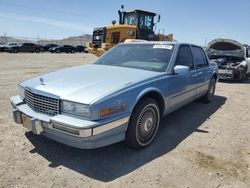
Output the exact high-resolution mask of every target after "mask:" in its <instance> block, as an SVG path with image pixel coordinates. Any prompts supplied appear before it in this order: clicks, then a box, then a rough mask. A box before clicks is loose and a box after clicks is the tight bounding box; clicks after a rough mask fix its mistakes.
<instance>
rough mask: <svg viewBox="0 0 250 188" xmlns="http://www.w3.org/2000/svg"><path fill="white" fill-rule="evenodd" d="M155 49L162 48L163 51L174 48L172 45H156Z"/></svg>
mask: <svg viewBox="0 0 250 188" xmlns="http://www.w3.org/2000/svg"><path fill="white" fill-rule="evenodd" d="M153 48H161V49H167V50H172V48H173V46H172V45H167V44H156V45H154V47H153Z"/></svg>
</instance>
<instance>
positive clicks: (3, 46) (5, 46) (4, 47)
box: [0, 42, 18, 52]
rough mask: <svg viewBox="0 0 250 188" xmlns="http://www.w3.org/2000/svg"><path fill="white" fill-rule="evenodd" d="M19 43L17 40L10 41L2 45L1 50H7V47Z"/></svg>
mask: <svg viewBox="0 0 250 188" xmlns="http://www.w3.org/2000/svg"><path fill="white" fill-rule="evenodd" d="M16 45H18V43H16V42H8V43H5V44H2V45H0V52H5V50H6V48H8V47H11V46H16Z"/></svg>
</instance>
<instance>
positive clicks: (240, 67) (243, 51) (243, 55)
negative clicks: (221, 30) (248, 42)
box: [208, 38, 250, 82]
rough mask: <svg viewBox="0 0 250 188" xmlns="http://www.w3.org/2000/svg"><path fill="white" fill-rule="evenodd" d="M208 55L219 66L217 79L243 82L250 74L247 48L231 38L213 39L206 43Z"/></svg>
mask: <svg viewBox="0 0 250 188" xmlns="http://www.w3.org/2000/svg"><path fill="white" fill-rule="evenodd" d="M208 56H209V58H210V59H211V60H212V61H214V62H216V63H217V64H218V67H219V79H222V80H235V81H240V82H243V81H244V80H245V79H246V77H247V74H250V60H249V59H248V57H247V56H248V54H247V48H246V47H244V46H243V45H242V44H241V43H239V42H237V41H235V40H231V39H222V38H219V39H215V40H213V41H211V42H210V43H209V44H208Z"/></svg>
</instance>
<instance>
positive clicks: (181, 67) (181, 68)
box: [174, 65, 190, 74]
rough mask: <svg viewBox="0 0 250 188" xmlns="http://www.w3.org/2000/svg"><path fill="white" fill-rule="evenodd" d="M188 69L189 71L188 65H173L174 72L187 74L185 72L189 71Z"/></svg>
mask: <svg viewBox="0 0 250 188" xmlns="http://www.w3.org/2000/svg"><path fill="white" fill-rule="evenodd" d="M189 71H190V68H189V67H188V66H184V65H176V66H175V67H174V73H175V74H187V73H189Z"/></svg>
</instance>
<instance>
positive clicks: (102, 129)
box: [93, 116, 130, 135]
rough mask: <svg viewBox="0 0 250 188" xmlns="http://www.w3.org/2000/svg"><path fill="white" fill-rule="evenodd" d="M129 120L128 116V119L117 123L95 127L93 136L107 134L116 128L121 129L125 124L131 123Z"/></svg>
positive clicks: (125, 118)
mask: <svg viewBox="0 0 250 188" xmlns="http://www.w3.org/2000/svg"><path fill="white" fill-rule="evenodd" d="M129 118H130V116H126V117H124V118H121V119H118V120H116V121H113V122H110V123H107V124H104V125H100V126H98V127H95V128H93V135H97V134H100V133H103V132H106V131H108V130H111V129H114V128H116V127H119V126H121V125H124V124H126V123H128V122H129Z"/></svg>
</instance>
